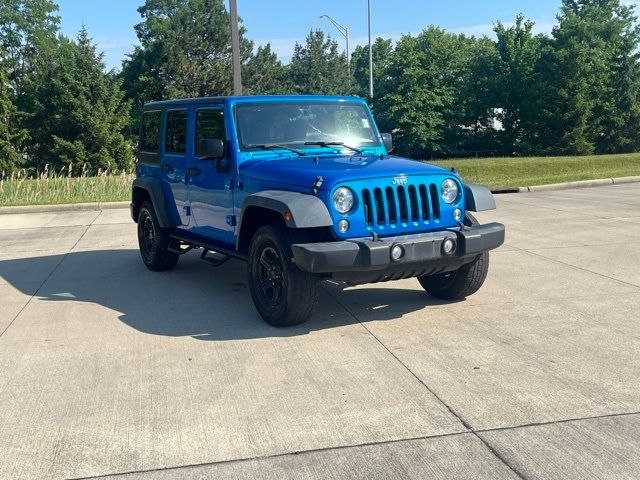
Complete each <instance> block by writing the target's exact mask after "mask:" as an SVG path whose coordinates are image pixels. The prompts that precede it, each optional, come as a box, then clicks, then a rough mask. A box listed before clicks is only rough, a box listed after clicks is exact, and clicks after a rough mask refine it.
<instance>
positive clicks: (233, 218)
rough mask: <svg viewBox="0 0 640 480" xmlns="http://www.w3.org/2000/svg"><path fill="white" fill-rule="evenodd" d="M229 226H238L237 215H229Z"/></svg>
mask: <svg viewBox="0 0 640 480" xmlns="http://www.w3.org/2000/svg"><path fill="white" fill-rule="evenodd" d="M227 224H228V225H231V226H232V227H235V226H236V216H235V215H227Z"/></svg>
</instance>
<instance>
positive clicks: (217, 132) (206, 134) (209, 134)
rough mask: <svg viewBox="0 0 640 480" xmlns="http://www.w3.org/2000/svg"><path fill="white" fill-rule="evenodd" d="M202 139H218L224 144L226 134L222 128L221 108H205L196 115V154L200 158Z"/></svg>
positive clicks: (222, 111) (222, 115)
mask: <svg viewBox="0 0 640 480" xmlns="http://www.w3.org/2000/svg"><path fill="white" fill-rule="evenodd" d="M203 138H218V139H220V140H222V141H223V142H224V143H225V144H226V142H227V133H226V131H225V128H224V110H222V109H221V108H215V109H213V108H207V109H202V110H198V111H197V113H196V139H195V140H196V152H197V154H198V156H200V154H201V152H200V140H202V139H203Z"/></svg>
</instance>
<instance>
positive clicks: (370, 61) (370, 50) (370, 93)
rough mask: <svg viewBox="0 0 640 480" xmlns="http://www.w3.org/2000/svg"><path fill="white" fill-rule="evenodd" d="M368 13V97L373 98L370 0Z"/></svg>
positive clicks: (369, 0)
mask: <svg viewBox="0 0 640 480" xmlns="http://www.w3.org/2000/svg"><path fill="white" fill-rule="evenodd" d="M367 13H368V15H369V97H371V99H373V50H372V49H371V0H367Z"/></svg>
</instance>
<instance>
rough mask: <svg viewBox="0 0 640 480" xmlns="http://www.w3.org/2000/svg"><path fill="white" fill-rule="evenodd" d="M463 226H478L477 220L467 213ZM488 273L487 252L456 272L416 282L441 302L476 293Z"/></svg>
mask: <svg viewBox="0 0 640 480" xmlns="http://www.w3.org/2000/svg"><path fill="white" fill-rule="evenodd" d="M464 224H465V225H466V226H468V227H471V226H475V225H480V223H479V222H478V220H476V219H475V217H474V216H473V215H471V214H469V213H467V214H466V217H465V219H464ZM488 271H489V252H484V253H481V254H480V255H478V256H477V257H476V258H474V259H473V261H472V262H470V263H467V264H465V265H463V266H462V267H460V268H459V269H458V270H455V271H453V272H448V273H440V274H437V275H424V276H422V277H418V281H419V282H420V285H422V288H424V289H425V290H426V291H427V293H428V294H429V295H431V296H432V297H435V298H440V299H443V300H457V299H460V298H465V297H468V296H470V295H473V294H474V293H476V292H477V291H478V290H479V289H480V287H482V284H483V283H484V281H485V279H486V278H487V272H488Z"/></svg>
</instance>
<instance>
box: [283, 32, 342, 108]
mask: <svg viewBox="0 0 640 480" xmlns="http://www.w3.org/2000/svg"><path fill="white" fill-rule="evenodd" d="M289 76H290V79H291V82H292V89H293V91H294V92H295V93H302V94H324V95H345V94H348V93H349V86H348V84H349V82H348V75H347V59H346V56H345V55H344V54H343V53H339V52H338V43H337V42H336V41H335V40H334V39H333V38H331V36H330V35H327V36H326V37H325V34H324V32H322V30H312V31H311V32H310V33H309V35H308V36H307V39H306V42H305V44H304V45H301V44H299V43H296V45H295V49H294V52H293V57H292V59H291V64H290V65H289Z"/></svg>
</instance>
